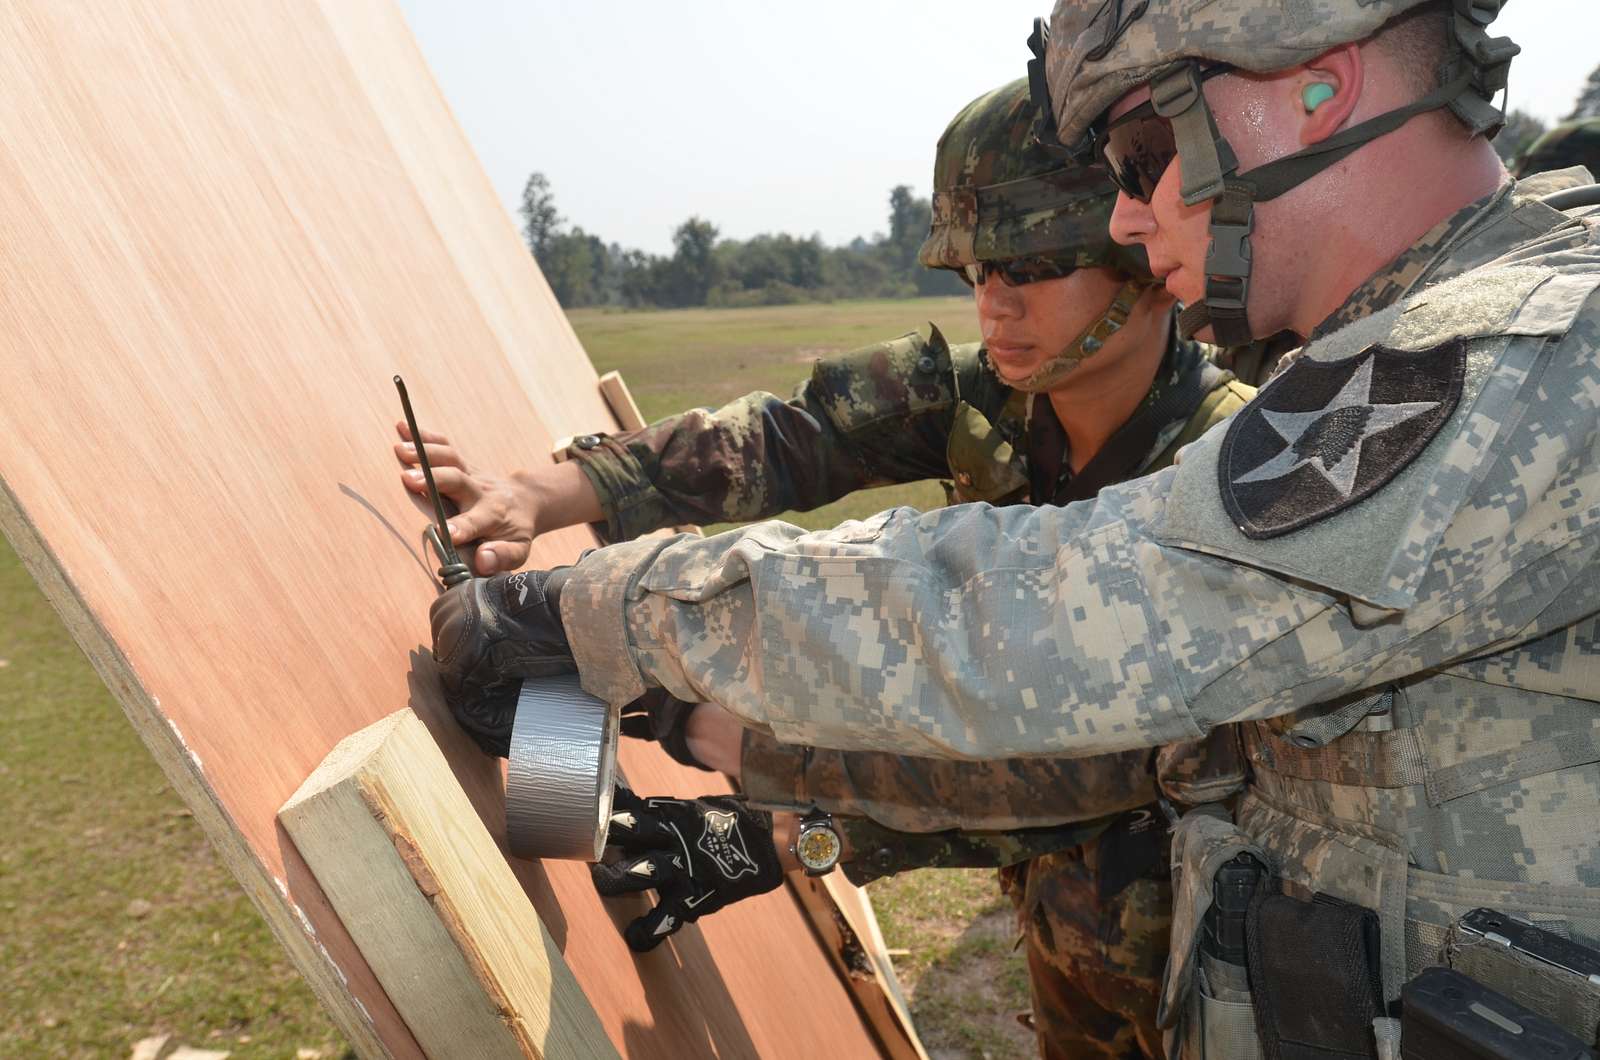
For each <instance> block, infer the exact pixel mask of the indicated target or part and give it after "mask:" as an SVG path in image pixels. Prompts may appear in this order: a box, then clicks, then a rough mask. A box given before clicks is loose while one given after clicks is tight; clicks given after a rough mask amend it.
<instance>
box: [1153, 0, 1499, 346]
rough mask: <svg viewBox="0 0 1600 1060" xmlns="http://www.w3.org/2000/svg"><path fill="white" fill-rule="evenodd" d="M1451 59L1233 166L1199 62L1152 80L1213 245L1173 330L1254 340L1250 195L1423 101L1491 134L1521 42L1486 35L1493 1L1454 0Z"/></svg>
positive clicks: (1411, 113)
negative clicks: (1435, 76) (1430, 84)
mask: <svg viewBox="0 0 1600 1060" xmlns="http://www.w3.org/2000/svg"><path fill="white" fill-rule="evenodd" d="M1454 7H1455V14H1454V18H1453V20H1452V25H1451V35H1450V44H1451V51H1452V58H1451V59H1450V60H1449V61H1448V62H1447V63H1446V65H1445V67H1444V70H1443V72H1442V77H1443V78H1444V80H1445V83H1444V84H1443V85H1441V86H1440V87H1439V88H1437V89H1435V90H1434V91H1432V92H1430V93H1428V94H1427V95H1426V96H1423V97H1422V98H1421V99H1419V100H1417V101H1415V102H1414V103H1410V104H1407V105H1406V106H1404V107H1397V108H1395V109H1394V110H1391V111H1388V112H1386V113H1384V114H1380V115H1378V116H1377V117H1375V118H1370V119H1368V120H1367V121H1364V122H1362V123H1360V124H1359V125H1355V126H1352V127H1351V128H1348V129H1345V130H1344V131H1343V132H1340V133H1336V134H1335V135H1333V136H1330V137H1328V138H1327V139H1326V140H1323V141H1322V142H1321V143H1317V144H1313V145H1312V146H1310V147H1307V148H1305V149H1304V150H1301V151H1296V152H1295V153H1294V154H1291V155H1285V156H1284V157H1282V158H1278V159H1275V160H1273V161H1271V162H1268V163H1266V164H1265V165H1261V166H1257V167H1256V168H1255V169H1252V170H1251V171H1250V172H1248V173H1245V174H1243V175H1240V174H1239V173H1238V169H1239V161H1238V157H1237V156H1236V155H1235V154H1234V151H1233V147H1232V146H1231V145H1230V144H1229V143H1228V141H1227V138H1226V137H1224V136H1223V135H1222V133H1221V132H1220V131H1219V130H1218V129H1217V123H1216V119H1215V118H1214V117H1213V116H1212V114H1211V108H1210V106H1208V105H1207V103H1206V97H1205V93H1204V92H1203V91H1201V88H1200V69H1199V66H1198V64H1197V63H1195V62H1193V61H1186V62H1183V63H1180V64H1178V65H1177V66H1175V67H1174V68H1172V69H1170V70H1168V71H1167V72H1166V73H1164V74H1162V75H1161V76H1160V77H1158V78H1156V79H1155V80H1154V81H1152V82H1151V84H1150V103H1151V108H1152V109H1153V110H1154V111H1155V113H1156V114H1157V115H1158V116H1160V117H1163V118H1166V119H1167V120H1168V121H1169V122H1170V123H1171V124H1172V133H1173V140H1174V142H1175V144H1176V146H1177V149H1178V157H1179V158H1180V159H1182V162H1183V186H1182V188H1181V189H1180V194H1181V195H1182V196H1183V201H1184V203H1185V204H1186V205H1189V206H1194V205H1196V204H1198V203H1201V202H1204V201H1205V200H1207V199H1210V200H1212V203H1211V245H1210V247H1209V249H1208V250H1207V251H1206V295H1205V300H1204V301H1202V302H1198V303H1196V304H1194V305H1191V306H1186V307H1184V309H1183V311H1182V312H1181V313H1179V314H1178V333H1179V334H1180V335H1181V336H1183V337H1184V338H1186V339H1188V338H1193V337H1194V336H1195V334H1196V333H1197V332H1199V331H1200V330H1201V329H1203V328H1205V327H1210V328H1211V333H1212V336H1213V341H1214V342H1216V344H1217V345H1219V346H1243V345H1246V344H1248V343H1249V342H1251V341H1253V340H1254V338H1255V336H1254V335H1253V334H1252V333H1251V331H1250V323H1249V321H1248V319H1247V318H1246V306H1247V303H1248V302H1249V300H1250V266H1251V256H1250V233H1251V232H1252V231H1253V230H1254V228H1255V204H1256V203H1258V202H1270V201H1271V200H1273V199H1275V198H1277V197H1278V196H1280V195H1282V194H1283V193H1284V192H1286V191H1288V190H1289V189H1290V188H1294V187H1298V186H1299V185H1301V184H1303V183H1305V182H1306V181H1307V180H1310V179H1311V178H1312V177H1314V176H1316V175H1317V174H1318V173H1320V172H1322V171H1323V170H1324V169H1327V168H1328V167H1329V166H1332V165H1334V164H1335V163H1337V162H1340V161H1342V160H1343V159H1344V158H1346V157H1348V156H1349V155H1350V154H1351V153H1352V152H1354V151H1355V150H1356V149H1357V148H1359V147H1361V146H1363V145H1364V144H1367V143H1370V142H1371V141H1373V140H1375V139H1377V138H1378V137H1380V136H1384V135H1387V134H1388V133H1391V132H1393V131H1394V130H1396V129H1398V128H1400V126H1402V125H1404V124H1405V123H1406V122H1408V121H1410V120H1411V119H1412V118H1414V117H1416V116H1417V115H1418V114H1423V113H1426V112H1428V111H1431V110H1438V109H1440V108H1442V107H1449V108H1450V109H1451V110H1452V111H1453V112H1454V113H1455V115H1456V117H1457V118H1459V119H1460V120H1461V121H1462V122H1463V123H1465V124H1466V125H1467V127H1468V128H1469V129H1471V131H1472V132H1473V134H1474V135H1476V134H1478V133H1486V134H1488V135H1490V136H1493V135H1494V133H1496V132H1498V131H1499V127H1500V126H1501V125H1502V124H1504V121H1505V114H1504V112H1503V110H1501V109H1500V108H1496V107H1494V106H1493V105H1492V103H1491V101H1492V99H1493V98H1494V96H1495V94H1496V93H1498V92H1499V91H1500V90H1502V89H1504V88H1505V86H1506V77H1507V75H1508V73H1509V70H1510V65H1511V59H1512V58H1513V57H1514V56H1515V55H1516V54H1517V53H1518V52H1519V51H1521V49H1520V48H1518V47H1517V45H1515V44H1513V43H1512V42H1511V40H1510V39H1509V38H1507V37H1490V36H1489V35H1488V32H1487V27H1488V25H1489V23H1490V22H1491V21H1493V19H1494V17H1495V15H1496V14H1498V13H1499V7H1500V3H1499V0H1454Z"/></svg>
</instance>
